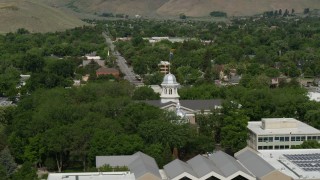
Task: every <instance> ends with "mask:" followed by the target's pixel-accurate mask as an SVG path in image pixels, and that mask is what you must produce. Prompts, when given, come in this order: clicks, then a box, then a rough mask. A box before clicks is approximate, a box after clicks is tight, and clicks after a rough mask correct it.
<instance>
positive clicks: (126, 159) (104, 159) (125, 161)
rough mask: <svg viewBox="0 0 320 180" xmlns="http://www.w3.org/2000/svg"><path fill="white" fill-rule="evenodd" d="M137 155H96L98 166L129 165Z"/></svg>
mask: <svg viewBox="0 0 320 180" xmlns="http://www.w3.org/2000/svg"><path fill="white" fill-rule="evenodd" d="M136 158H137V156H135V155H122V156H96V167H97V168H99V167H101V166H103V165H107V164H108V165H110V166H113V167H115V166H129V164H130V163H131V162H132V161H133V160H135V159H136Z"/></svg>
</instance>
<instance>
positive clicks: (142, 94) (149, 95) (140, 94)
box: [132, 86, 160, 100]
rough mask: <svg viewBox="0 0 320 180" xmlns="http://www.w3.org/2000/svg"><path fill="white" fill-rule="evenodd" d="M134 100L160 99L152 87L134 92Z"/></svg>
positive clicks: (144, 87) (141, 88)
mask: <svg viewBox="0 0 320 180" xmlns="http://www.w3.org/2000/svg"><path fill="white" fill-rule="evenodd" d="M132 99H133V100H157V99H160V96H159V94H158V93H155V92H154V91H153V89H152V88H151V87H148V86H143V87H139V88H137V89H136V90H135V91H134V92H133V96H132Z"/></svg>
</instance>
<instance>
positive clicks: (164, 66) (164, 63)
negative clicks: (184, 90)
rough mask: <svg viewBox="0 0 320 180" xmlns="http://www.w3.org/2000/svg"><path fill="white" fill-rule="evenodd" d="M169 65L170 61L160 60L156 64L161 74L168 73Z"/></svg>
mask: <svg viewBox="0 0 320 180" xmlns="http://www.w3.org/2000/svg"><path fill="white" fill-rule="evenodd" d="M170 65H171V64H170V62H168V61H160V63H159V64H158V67H159V69H160V72H161V73H163V74H168V73H169V71H170Z"/></svg>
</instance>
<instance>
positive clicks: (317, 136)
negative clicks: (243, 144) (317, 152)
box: [248, 118, 320, 150]
mask: <svg viewBox="0 0 320 180" xmlns="http://www.w3.org/2000/svg"><path fill="white" fill-rule="evenodd" d="M248 130H249V139H248V146H249V147H251V148H252V149H255V150H263V149H264V150H265V149H291V147H292V146H295V145H300V144H302V143H303V141H306V140H317V141H319V142H320V131H319V130H318V129H316V128H314V127H311V126H309V125H307V124H305V123H303V122H301V121H298V120H296V119H294V118H263V119H262V120H261V121H255V122H249V123H248Z"/></svg>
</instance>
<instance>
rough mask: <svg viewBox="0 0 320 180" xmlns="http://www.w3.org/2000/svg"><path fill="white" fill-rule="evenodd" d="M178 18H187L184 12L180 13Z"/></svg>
mask: <svg viewBox="0 0 320 180" xmlns="http://www.w3.org/2000/svg"><path fill="white" fill-rule="evenodd" d="M179 18H180V19H187V16H186V15H185V14H184V13H181V14H180V15H179Z"/></svg>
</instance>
